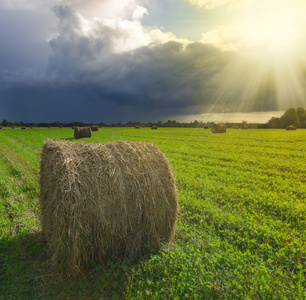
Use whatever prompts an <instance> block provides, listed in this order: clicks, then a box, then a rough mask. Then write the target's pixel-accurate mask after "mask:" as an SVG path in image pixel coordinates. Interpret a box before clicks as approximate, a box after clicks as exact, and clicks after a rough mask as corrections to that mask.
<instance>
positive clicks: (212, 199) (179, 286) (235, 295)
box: [0, 128, 306, 299]
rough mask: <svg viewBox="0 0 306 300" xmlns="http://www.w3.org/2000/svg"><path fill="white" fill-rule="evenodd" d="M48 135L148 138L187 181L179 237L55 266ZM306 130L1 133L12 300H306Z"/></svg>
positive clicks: (6, 279) (0, 198) (1, 206)
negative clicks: (158, 246) (43, 205)
mask: <svg viewBox="0 0 306 300" xmlns="http://www.w3.org/2000/svg"><path fill="white" fill-rule="evenodd" d="M47 138H51V139H63V140H67V141H70V142H82V141H85V142H97V143H100V142H108V141H113V140H130V141H146V142H151V143H154V144H155V145H157V146H158V147H159V148H160V149H161V150H162V151H163V153H164V154H165V155H166V156H167V157H168V159H169V161H170V163H171V165H172V168H173V171H174V174H175V177H176V181H177V187H178V192H179V199H180V213H179V219H178V226H177V236H176V242H175V244H173V245H170V246H169V245H168V246H167V245H165V246H164V247H162V250H161V251H160V252H159V253H153V252H152V254H151V255H148V256H147V257H144V258H143V259H141V260H140V261H138V262H134V263H128V262H122V261H121V262H120V261H117V262H114V261H108V262H104V263H102V262H93V263H92V272H91V273H90V274H84V277H82V276H81V277H80V278H77V279H73V280H71V279H64V278H59V277H57V276H54V275H52V274H51V273H50V272H49V271H48V258H49V257H48V254H47V253H46V247H45V245H44V244H43V242H42V240H41V238H40V234H41V229H40V221H39V164H40V152H41V150H42V146H43V141H44V140H45V139H47ZM305 181H306V130H297V131H293V132H288V131H286V130H228V132H227V133H225V134H212V133H211V132H210V131H209V130H204V129H178V128H177V129H173V128H159V129H158V130H151V129H150V128H142V129H139V130H135V129H134V128H112V129H109V128H107V129H106V128H105V129H100V130H99V131H98V132H93V137H92V138H91V139H82V140H74V139H73V130H72V129H70V128H69V129H64V128H63V129H37V128H35V129H32V130H30V129H27V130H17V129H15V130H12V129H2V130H1V131H0V283H1V284H0V299H67V298H68V299H69V298H73V299H85V298H86V299H88V298H90V299H101V298H102V297H114V298H118V299H121V298H126V299H166V298H168V299H305V297H306V288H305V287H306V282H305V280H306V262H305V258H306V245H305V240H306V215H305V205H306V184H305Z"/></svg>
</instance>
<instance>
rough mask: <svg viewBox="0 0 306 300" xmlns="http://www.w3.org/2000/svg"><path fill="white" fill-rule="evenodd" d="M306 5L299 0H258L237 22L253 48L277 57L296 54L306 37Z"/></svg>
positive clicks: (249, 6)
mask: <svg viewBox="0 0 306 300" xmlns="http://www.w3.org/2000/svg"><path fill="white" fill-rule="evenodd" d="M305 11H306V10H305V4H304V5H303V4H302V3H301V1H297V0H254V1H251V2H250V4H249V5H248V7H247V8H246V9H245V10H244V12H243V14H241V15H240V16H239V17H238V18H237V19H236V26H237V28H238V29H239V31H240V32H241V34H242V36H243V37H245V39H246V41H247V42H248V43H249V45H250V46H252V47H257V48H258V49H260V50H261V51H262V52H266V53H267V54H268V53H270V54H271V53H272V54H273V55H275V54H282V55H284V54H286V55H289V54H290V53H293V52H294V50H295V49H297V48H298V47H300V45H301V43H302V41H303V38H304V37H305V20H306V13H305Z"/></svg>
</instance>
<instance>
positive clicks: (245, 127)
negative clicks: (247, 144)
mask: <svg viewBox="0 0 306 300" xmlns="http://www.w3.org/2000/svg"><path fill="white" fill-rule="evenodd" d="M241 129H249V127H248V126H247V125H243V126H242V127H241Z"/></svg>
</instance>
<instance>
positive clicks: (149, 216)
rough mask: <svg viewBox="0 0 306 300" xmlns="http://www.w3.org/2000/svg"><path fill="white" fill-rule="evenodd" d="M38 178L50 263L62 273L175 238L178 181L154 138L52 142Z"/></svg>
mask: <svg viewBox="0 0 306 300" xmlns="http://www.w3.org/2000/svg"><path fill="white" fill-rule="evenodd" d="M40 183H41V197H40V205H41V221H42V228H43V233H44V237H45V239H46V241H47V244H48V249H49V253H50V255H51V266H52V269H53V270H54V271H56V272H60V273H61V274H63V275H67V276H75V275H77V274H79V272H80V271H81V270H84V269H86V268H87V267H88V265H89V263H90V262H91V261H93V260H94V261H95V260H106V259H107V258H116V257H128V258H129V257H130V258H132V257H133V258H134V257H138V256H139V255H141V254H142V253H144V252H145V251H147V250H148V249H152V248H154V249H158V248H159V246H160V244H161V243H166V242H169V241H171V240H172V239H173V237H174V234H175V227H176V219H177V213H178V197H177V192H176V186H175V180H174V177H173V174H172V170H171V167H170V165H169V162H168V160H167V158H166V157H165V156H164V155H163V154H162V153H161V151H160V150H159V149H158V148H157V147H156V146H154V145H152V144H149V143H141V142H125V141H116V142H111V143H106V144H95V143H68V142H63V141H52V140H47V141H46V142H45V144H44V148H43V152H42V160H41V180H40Z"/></svg>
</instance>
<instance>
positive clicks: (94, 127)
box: [90, 125, 99, 131]
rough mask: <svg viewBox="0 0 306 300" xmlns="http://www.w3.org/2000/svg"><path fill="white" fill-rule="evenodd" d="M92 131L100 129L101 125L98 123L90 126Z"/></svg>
mask: <svg viewBox="0 0 306 300" xmlns="http://www.w3.org/2000/svg"><path fill="white" fill-rule="evenodd" d="M90 128H91V131H99V127H98V126H97V125H93V126H90Z"/></svg>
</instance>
